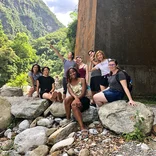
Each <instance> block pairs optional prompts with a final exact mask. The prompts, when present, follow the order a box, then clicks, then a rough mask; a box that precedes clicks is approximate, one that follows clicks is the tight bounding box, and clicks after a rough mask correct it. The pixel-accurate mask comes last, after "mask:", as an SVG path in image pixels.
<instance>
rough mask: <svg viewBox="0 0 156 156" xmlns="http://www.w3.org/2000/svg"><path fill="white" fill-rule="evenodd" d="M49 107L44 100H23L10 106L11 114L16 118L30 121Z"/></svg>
mask: <svg viewBox="0 0 156 156" xmlns="http://www.w3.org/2000/svg"><path fill="white" fill-rule="evenodd" d="M48 106H49V102H48V101H47V100H45V99H39V98H36V99H33V98H24V97H23V99H20V100H19V101H16V103H14V104H12V106H11V113H12V114H13V115H14V116H15V117H16V118H24V119H31V118H36V117H38V116H40V115H41V114H42V113H43V112H44V111H45V110H46V109H47V108H48Z"/></svg>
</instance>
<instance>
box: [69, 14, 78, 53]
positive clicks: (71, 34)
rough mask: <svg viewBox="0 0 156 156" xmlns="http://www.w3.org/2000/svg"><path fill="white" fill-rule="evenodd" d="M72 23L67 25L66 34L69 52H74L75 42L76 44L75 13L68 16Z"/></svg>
mask: <svg viewBox="0 0 156 156" xmlns="http://www.w3.org/2000/svg"><path fill="white" fill-rule="evenodd" d="M70 17H71V18H72V20H73V22H71V23H70V24H69V25H68V32H67V37H68V39H69V42H70V50H71V51H74V49H75V42H76V30H77V12H72V13H71V14H70Z"/></svg>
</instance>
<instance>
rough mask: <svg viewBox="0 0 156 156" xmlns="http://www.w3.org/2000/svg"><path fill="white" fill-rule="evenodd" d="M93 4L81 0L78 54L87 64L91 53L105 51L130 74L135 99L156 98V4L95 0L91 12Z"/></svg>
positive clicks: (138, 1)
mask: <svg viewBox="0 0 156 156" xmlns="http://www.w3.org/2000/svg"><path fill="white" fill-rule="evenodd" d="M91 3H93V2H92V1H89V0H88V1H85V0H79V16H78V30H77V39H76V43H77V44H76V53H77V54H79V55H82V56H83V57H84V60H86V57H87V54H86V51H88V50H89V49H95V50H99V49H101V50H104V52H105V53H106V56H107V57H109V58H115V59H117V60H118V62H119V64H120V65H121V67H123V68H124V69H126V70H127V71H128V73H130V75H131V76H132V79H133V84H134V91H133V92H134V94H135V95H155V94H156V87H154V84H155V83H156V37H155V36H156V1H155V0H150V1H146V0H137V1H135V0H131V1H129V0H120V1H114V0H96V1H94V3H95V4H94V5H92V8H90V7H89V6H90V5H91ZM86 6H87V7H86ZM86 12H93V13H94V18H92V17H93V15H91V14H86ZM82 17H83V20H81V18H82ZM89 22H90V23H92V25H94V27H89V26H88V25H86V23H89ZM86 26H87V27H86ZM90 29H92V30H90ZM90 32H92V35H91V36H92V37H91V39H90V38H89V37H88V36H89V34H90ZM80 39H81V42H78V41H79V40H80ZM88 42H91V43H92V44H91V43H90V44H86V43H88Z"/></svg>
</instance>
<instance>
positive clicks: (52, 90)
mask: <svg viewBox="0 0 156 156" xmlns="http://www.w3.org/2000/svg"><path fill="white" fill-rule="evenodd" d="M51 88H52V89H51V91H50V92H54V90H55V83H53V84H52V87H51Z"/></svg>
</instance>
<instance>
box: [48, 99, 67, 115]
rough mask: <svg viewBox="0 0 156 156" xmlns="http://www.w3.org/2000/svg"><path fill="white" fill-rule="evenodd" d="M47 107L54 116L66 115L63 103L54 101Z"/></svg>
mask: <svg viewBox="0 0 156 156" xmlns="http://www.w3.org/2000/svg"><path fill="white" fill-rule="evenodd" d="M48 109H49V111H50V113H51V114H52V115H53V116H54V117H65V116H66V111H65V108H64V104H63V103H60V102H54V103H53V104H52V105H51V106H50V107H49V108H48Z"/></svg>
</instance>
